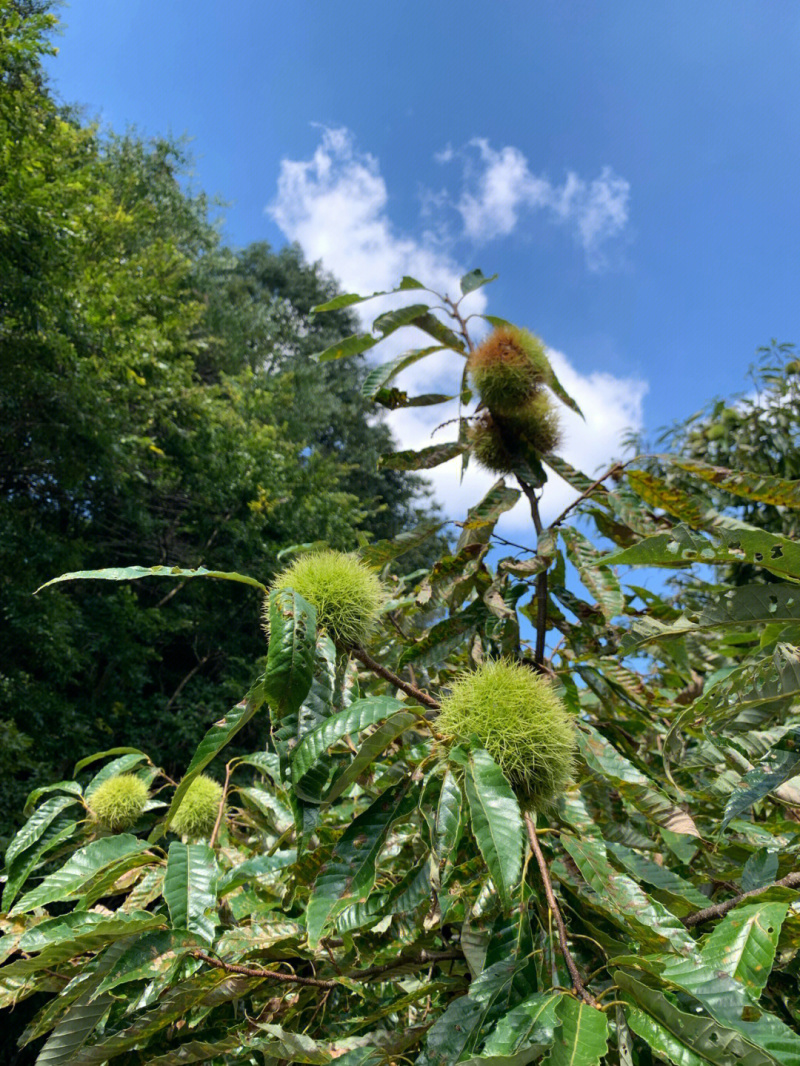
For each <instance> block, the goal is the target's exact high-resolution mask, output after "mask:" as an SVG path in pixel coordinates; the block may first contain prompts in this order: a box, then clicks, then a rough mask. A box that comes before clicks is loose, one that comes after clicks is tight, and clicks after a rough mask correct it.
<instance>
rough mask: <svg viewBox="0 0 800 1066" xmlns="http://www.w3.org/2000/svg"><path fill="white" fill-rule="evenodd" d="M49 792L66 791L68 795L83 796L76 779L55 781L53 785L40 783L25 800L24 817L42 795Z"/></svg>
mask: <svg viewBox="0 0 800 1066" xmlns="http://www.w3.org/2000/svg"><path fill="white" fill-rule="evenodd" d="M49 792H66V793H68V794H69V795H70V796H77V797H78V798H80V797H81V796H83V789H82V788H81V786H80V785H79V783H78V782H77V781H57V782H56V783H55V784H54V785H42V786H41V787H39V788H35V789H34V790H33V792H31V793H30V795H29V796H28V798H27V799H26V800H25V807H24V810H23V814H25V815H26V817H27V816H29V815H30V813H31V811H32V810H33V808H34V807H35V806H36V804H37V803H38V802H39V800H40V799H41V798H42V796H46V795H47V794H48V793H49Z"/></svg>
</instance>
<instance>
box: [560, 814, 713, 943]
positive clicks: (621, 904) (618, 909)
mask: <svg viewBox="0 0 800 1066" xmlns="http://www.w3.org/2000/svg"><path fill="white" fill-rule="evenodd" d="M561 844H562V845H563V847H564V848H565V849H566V851H567V852H568V853H569V855H570V857H571V858H572V859H573V861H574V862H575V865H576V866H577V867H578V869H579V870H580V873H581V876H582V877H583V879H584V880H585V881H586V883H587V884H588V885H589V887H590V888H591V889H592V890H593V892H594V893H595V894H596V896H597V897H598V899H597V903H598V905H602V906H603V907H604V909H606V910H607V912H608V913H609V915H611V916H612V917H613V918H614V920H615V922H616V923H617V925H619V927H620V928H621V929H623V930H624V931H625V932H626V933H630V934H631V935H632V936H635V937H636V939H637V940H639V941H640V943H642V944H645V945H650V946H653V947H656V950H658V947H657V945H660V948H661V949H663V948H664V946H665V945H666V944H669V946H670V947H671V948H672V949H673V950H674V951H676V952H680V953H682V954H686V953H689V952H693V951H694V940H693V938H692V937H691V936H690V935H689V933H688V932H687V931H686V930H685V929H684V927H683V925H682V924H681V922H680V920H679V919H678V918H676V917H675V915H674V914H672V913H670V911H668V910H667V908H666V907H665V906H664V905H663V904H662V903H659V902H658V900H655V899H652V898H651V897H650V896H648V895H647V893H646V892H644V890H643V889H642V888H641V887H640V886H639V885H637V884H636V882H635V881H634V880H632V878H630V877H626V876H625V875H624V874H621V873H619V872H618V871H617V870H615V869H614V867H613V866H612V865H611V864H610V863H609V861H608V857H607V855H606V851H605V847H604V846H603V844H602V842H601V841H599V840H586V839H584V840H580V839H578V838H577V837H573V836H571V835H570V834H568V833H562V835H561Z"/></svg>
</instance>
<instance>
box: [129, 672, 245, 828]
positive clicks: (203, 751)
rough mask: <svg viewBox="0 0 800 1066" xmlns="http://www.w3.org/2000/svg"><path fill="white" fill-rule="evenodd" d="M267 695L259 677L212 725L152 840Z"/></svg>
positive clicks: (169, 820) (167, 824) (164, 826)
mask: <svg viewBox="0 0 800 1066" xmlns="http://www.w3.org/2000/svg"><path fill="white" fill-rule="evenodd" d="M265 695H266V694H265V692H264V686H263V682H262V681H258V682H257V683H256V684H255V685H253V687H252V688H251V689H250V691H249V692H248V693H247V695H246V696H245V698H244V699H243V700H242V702H241V703H237V704H236V706H235V707H233V708H232V709H231V710H230V711H228V713H227V714H226V715H225V717H224V718H220V719H219V721H217V722H215V723H214V724H213V725H212V726H211V728H210V729H209V730H208V732H207V733H206V735H205V736H204V737H203V739H202V740H201V741H200V743H199V744H198V746H197V750H196V751H195V753H194V755H193V756H192V761H191V762H190V763H189V767H188V769H187V771H186V773H185V774H184V775H183V777H182V778H181V781H180V784H179V785H178V787H177V788H176V789H175V793H174V795H173V797H172V803H171V804H170V806H169V810H168V811H167V813H166V815H165V816H164V821H163V822H162V823H160V824H159V825H157V826H156V828H155V829H154V830H153V832H152V833H151V834H150V840H151V841H155V840H159V839H160V838H161V837H162V836H163V835H164V832H165V830H166V828H167V827H168V826H169V824H170V822H171V821H172V819H173V818H174V817H175V812H176V811H177V810H178V807H180V805H181V803H182V802H183V797H184V796H185V795H186V792H187V790H188V788H189V786H190V785H191V783H192V781H194V779H195V778H196V777H197V775H198V774H199V773H201V772H202V771H203V770H204V769H205V768H206V766H208V764H209V763H210V762H211V760H212V759H213V758H214V757H215V756H216V755H218V754H219V753H220V752H221V751H222V749H223V748H224V747H225V745H226V744H229V743H230V742H231V740H233V738H234V737H235V736H236V734H237V733H238V732H239V730H240V729H242V728H244V726H246V725H247V723H248V722H249V721H250V719H251V718H252V717H253V715H254V714H255V713H256V712H257V711H258V710H260V708H261V707H262V706H263V704H264V699H265Z"/></svg>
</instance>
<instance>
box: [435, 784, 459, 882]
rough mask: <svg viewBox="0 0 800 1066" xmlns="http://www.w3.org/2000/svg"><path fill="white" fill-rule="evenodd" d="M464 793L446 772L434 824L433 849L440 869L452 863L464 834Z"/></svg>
mask: <svg viewBox="0 0 800 1066" xmlns="http://www.w3.org/2000/svg"><path fill="white" fill-rule="evenodd" d="M464 816H465V811H464V793H463V791H462V788H461V785H460V784H459V782H458V780H457V779H456V777H455V775H454V774H453V772H452V771H451V770H446V771H445V775H444V778H443V779H442V788H441V791H440V793H439V803H438V805H437V807H436V820H435V822H434V834H433V848H434V853H435V854H436V857H437V859H438V862H439V867H440V869H441V868H442V867H443V866H444V865H445V863H447V862H448V861H450V862H452V861H453V859H454V858H455V853H456V851H457V850H458V845H459V843H460V841H461V837H462V835H463V833H464V822H465V817H464Z"/></svg>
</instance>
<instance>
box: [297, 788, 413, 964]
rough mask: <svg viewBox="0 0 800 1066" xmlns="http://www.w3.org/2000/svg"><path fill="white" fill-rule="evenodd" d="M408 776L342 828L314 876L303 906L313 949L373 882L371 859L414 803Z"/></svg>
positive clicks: (370, 887)
mask: <svg viewBox="0 0 800 1066" xmlns="http://www.w3.org/2000/svg"><path fill="white" fill-rule="evenodd" d="M416 793H417V788H416V786H415V785H414V784H413V782H412V781H411V778H410V777H408V778H405V779H404V780H402V781H399V782H398V783H397V784H395V785H392V786H390V787H389V788H388V789H387V790H386V791H385V792H384V793H383V794H382V795H381V796H379V797H378V799H376V800H375V802H374V803H372V805H371V806H370V807H368V808H367V810H366V811H364V812H363V814H360V815H359V816H358V817H357V818H356V819H355V820H354V821H353V822H351V823H350V825H349V826H348V827H347V829H345V831H344V833H343V834H342V836H341V837H340V838H339V840H338V841H337V842H336V845H335V847H334V849H333V854H332V855H331V858H330V860H329V861H328V862H327V863H325V865H324V866H323V867H322V869H321V870H320V872H319V874H318V875H317V879H316V882H315V884H314V888H313V890H312V893H311V898H310V900H309V902H308V907H307V908H306V924H307V927H308V944H309V947H310V948H312V949H315V948H316V947H317V945H318V944H319V940H320V937H321V936H322V934H323V932H324V930H325V929H326V928H327V927H328V926H329V925H330V924H331V923H333V922H334V921H335V920H336V916H337V915H338V914H340V913H341V912H342V911H343V910H344V909H345V908H346V907H347V906H349V905H350V904H351V903H355V902H357V901H359V900H365V899H366V898H367V896H368V895H369V893H370V891H371V890H372V886H373V885H374V883H375V861H376V859H377V858H378V853H379V852H380V850H381V848H382V847H383V844H384V841H385V840H386V836H387V834H388V832H389V830H390V829H391V827H392V825H393V824H394V823H395V822H396V821H397V820H398V819H400V818H405V817H407V816H408V815H409V814H410V813H411V812H412V811H413V810H414V808H415V806H416V803H417V795H416Z"/></svg>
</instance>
